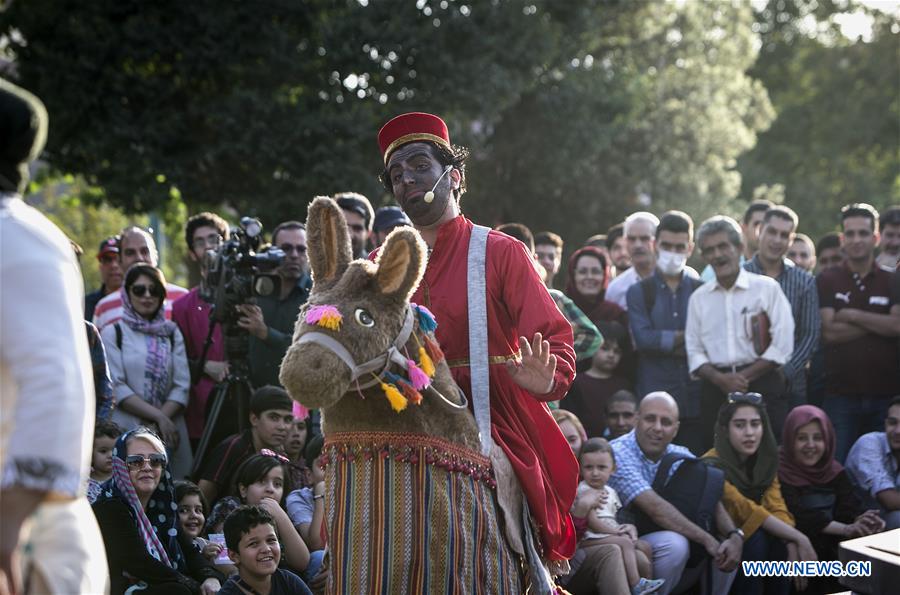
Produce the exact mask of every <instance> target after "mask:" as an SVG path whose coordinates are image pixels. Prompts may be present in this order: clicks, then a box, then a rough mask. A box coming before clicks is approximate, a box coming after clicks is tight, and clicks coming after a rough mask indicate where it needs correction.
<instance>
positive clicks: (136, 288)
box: [131, 285, 162, 298]
mask: <svg viewBox="0 0 900 595" xmlns="http://www.w3.org/2000/svg"><path fill="white" fill-rule="evenodd" d="M131 294H132V295H133V296H135V297H144V296H145V295H147V294H150V295H151V296H153V297H157V298H158V297H162V291H160V290H159V288H158V287H156V286H155V285H132V286H131Z"/></svg>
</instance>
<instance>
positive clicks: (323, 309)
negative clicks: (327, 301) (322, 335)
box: [306, 305, 343, 331]
mask: <svg viewBox="0 0 900 595" xmlns="http://www.w3.org/2000/svg"><path fill="white" fill-rule="evenodd" d="M342 319H343V316H341V313H340V311H338V309H337V308H335V307H334V306H327V305H320V306H312V307H311V308H310V309H309V310H307V311H306V324H316V325H319V326H321V327H324V328H327V329H331V330H333V331H336V330H340V328H341V320H342Z"/></svg>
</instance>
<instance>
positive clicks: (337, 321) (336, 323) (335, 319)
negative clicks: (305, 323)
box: [318, 313, 341, 331]
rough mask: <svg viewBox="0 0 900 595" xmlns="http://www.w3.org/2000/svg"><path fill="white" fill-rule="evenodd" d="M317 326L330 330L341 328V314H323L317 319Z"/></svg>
mask: <svg viewBox="0 0 900 595" xmlns="http://www.w3.org/2000/svg"><path fill="white" fill-rule="evenodd" d="M318 324H319V326H321V327H324V328H327V329H329V330H332V331H339V330H341V316H340V314H338V315H333V314H331V313H328V314H325V315H324V316H322V318H320V319H319V322H318Z"/></svg>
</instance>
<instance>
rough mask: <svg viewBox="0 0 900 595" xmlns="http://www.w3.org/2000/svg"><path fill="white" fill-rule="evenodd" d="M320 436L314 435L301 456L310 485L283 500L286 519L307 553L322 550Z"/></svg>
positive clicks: (323, 511) (323, 493) (323, 476)
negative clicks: (289, 519) (286, 513)
mask: <svg viewBox="0 0 900 595" xmlns="http://www.w3.org/2000/svg"><path fill="white" fill-rule="evenodd" d="M323 444H324V440H323V438H322V436H314V437H313V439H312V440H310V441H309V445H307V447H306V452H305V453H304V457H305V459H306V466H307V468H308V469H310V485H309V486H304V487H301V488H300V489H297V490H294V491H293V492H291V493H290V494H288V497H287V499H286V500H285V508H287V512H288V516H289V517H291V522H292V523H294V527H295V528H296V529H297V532H298V533H300V537H302V538H303V541H304V542H306V546H307V547H308V548H309V549H310V551H315V550H321V549H323V548H324V547H325V542H324V541H323V540H322V524H323V521H324V520H325V471H324V469H322V467H321V465H320V463H321V460H320V456H321V454H322V445H323Z"/></svg>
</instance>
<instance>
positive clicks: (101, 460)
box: [87, 421, 122, 504]
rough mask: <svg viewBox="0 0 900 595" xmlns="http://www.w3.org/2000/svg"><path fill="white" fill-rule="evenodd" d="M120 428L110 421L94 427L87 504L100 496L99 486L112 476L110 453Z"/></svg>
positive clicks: (100, 422) (120, 433)
mask: <svg viewBox="0 0 900 595" xmlns="http://www.w3.org/2000/svg"><path fill="white" fill-rule="evenodd" d="M121 435H122V428H120V427H119V426H118V425H116V424H115V423H114V422H111V421H98V422H97V425H96V426H95V427H94V450H93V453H92V454H91V476H90V478H89V479H88V487H87V498H88V502H90V503H91V504H93V503H94V500H96V499H97V496H99V495H100V485H101V484H102V483H103V482H104V481H106V480H107V479H109V478H110V477H111V476H112V451H113V447H114V446H115V445H116V439H117V438H118V437H119V436H121Z"/></svg>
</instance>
